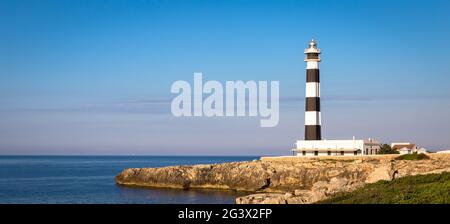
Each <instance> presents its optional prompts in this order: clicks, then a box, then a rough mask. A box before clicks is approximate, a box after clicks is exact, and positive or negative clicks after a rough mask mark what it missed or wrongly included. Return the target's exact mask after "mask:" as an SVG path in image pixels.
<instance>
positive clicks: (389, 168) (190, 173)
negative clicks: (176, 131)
mask: <svg viewBox="0 0 450 224" xmlns="http://www.w3.org/2000/svg"><path fill="white" fill-rule="evenodd" d="M394 157H395V156H376V157H348V158H332V157H330V158H311V159H306V158H292V157H291V158H278V159H271V158H262V159H261V160H257V161H249V162H233V163H222V164H211V165H194V166H170V167H162V168H131V169H126V170H124V171H123V172H122V173H120V174H119V175H117V176H116V182H117V183H118V184H122V185H136V186H149V187H169V188H179V189H195V188H210V189H227V190H237V191H249V192H259V193H258V194H253V195H248V196H244V197H239V198H237V199H236V203H242V204H259V203H266V204H267V203H270V204H283V203H289V204H291V203H296V204H298V203H313V202H315V201H318V200H322V199H325V198H327V197H328V196H330V195H332V194H335V193H338V192H345V191H351V190H354V189H356V188H358V187H362V186H363V185H364V184H367V183H373V182H376V181H379V180H392V179H393V178H396V177H402V176H407V175H416V174H425V173H430V172H441V171H444V170H448V169H450V155H445V154H433V155H430V157H431V159H429V160H420V161H403V160H402V161H398V160H394V159H393V158H394Z"/></svg>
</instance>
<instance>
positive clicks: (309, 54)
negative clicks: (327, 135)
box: [305, 39, 322, 140]
mask: <svg viewBox="0 0 450 224" xmlns="http://www.w3.org/2000/svg"><path fill="white" fill-rule="evenodd" d="M305 54H306V58H305V62H306V94H305V97H306V99H305V140H321V139H322V134H321V127H320V126H321V118H320V78H319V76H320V75H319V62H320V57H319V54H320V50H319V49H318V48H317V42H316V41H315V40H314V39H312V40H311V41H310V42H309V47H308V48H307V49H306V50H305Z"/></svg>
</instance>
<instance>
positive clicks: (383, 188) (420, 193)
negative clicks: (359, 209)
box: [318, 172, 450, 204]
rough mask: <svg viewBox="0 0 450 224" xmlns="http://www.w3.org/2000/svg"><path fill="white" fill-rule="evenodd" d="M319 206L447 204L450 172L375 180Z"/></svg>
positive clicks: (322, 202) (448, 202) (324, 201)
mask: <svg viewBox="0 0 450 224" xmlns="http://www.w3.org/2000/svg"><path fill="white" fill-rule="evenodd" d="M318 203H319V204H441V203H443V204H450V173H449V172H444V173H441V174H428V175H417V176H408V177H402V178H399V179H396V180H393V181H378V182H376V183H373V184H368V185H366V186H364V187H363V188H360V189H358V190H355V191H353V192H349V193H341V194H337V195H335V196H334V197H332V198H330V199H327V200H323V201H319V202H318Z"/></svg>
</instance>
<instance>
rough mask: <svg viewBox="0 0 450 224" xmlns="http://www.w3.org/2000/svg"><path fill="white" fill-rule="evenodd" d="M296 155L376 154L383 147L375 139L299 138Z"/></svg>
mask: <svg viewBox="0 0 450 224" xmlns="http://www.w3.org/2000/svg"><path fill="white" fill-rule="evenodd" d="M295 145H296V148H295V149H292V151H293V153H294V155H296V156H305V157H314V156H362V155H375V154H378V151H379V150H380V149H381V147H380V143H379V142H378V141H375V140H373V139H370V138H369V139H366V140H356V139H353V140H298V141H297V142H296V144H295Z"/></svg>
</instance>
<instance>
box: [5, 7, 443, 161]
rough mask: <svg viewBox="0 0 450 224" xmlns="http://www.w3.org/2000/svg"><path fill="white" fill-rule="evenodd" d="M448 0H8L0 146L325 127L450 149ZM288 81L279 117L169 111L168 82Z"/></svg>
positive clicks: (80, 148) (254, 144) (130, 147)
mask: <svg viewBox="0 0 450 224" xmlns="http://www.w3.org/2000/svg"><path fill="white" fill-rule="evenodd" d="M449 12H450V3H449V1H445V0H442V1H401V0H398V1H380V0H376V1H335V0H333V1H331V0H330V1H297V0H296V1H261V0H258V1H232V0H231V1H230V0H227V1H158V0H153V1H152V0H136V1H129V0H127V1H125V0H124V1H113V0H110V1H106V0H105V1H100V0H76V1H73V0H70V1H63V0H59V1H47V0H23V1H10V0H2V1H0V27H1V28H0V154H155V155H279V154H290V151H289V150H290V149H291V148H292V147H293V144H294V142H295V140H296V139H302V137H303V133H304V127H303V122H304V101H303V97H304V94H305V93H304V91H305V63H304V61H303V58H304V54H303V50H304V49H305V48H306V47H307V43H308V41H309V40H310V39H311V38H315V39H316V40H317V41H318V46H319V48H320V49H321V50H322V52H323V53H322V62H321V91H322V92H321V97H322V132H323V137H324V138H327V139H351V138H352V136H356V137H357V138H368V137H372V138H375V139H378V140H380V141H381V142H387V143H389V142H392V141H411V142H415V143H417V144H418V145H419V146H423V147H426V148H429V149H433V150H440V149H450V138H449V136H450V115H449V114H450V89H449V84H450V41H449V40H450V13H449ZM194 72H203V76H204V79H205V80H218V81H220V82H223V83H224V82H225V81H227V80H243V81H248V80H269V81H270V80H276V81H280V95H281V107H280V113H281V114H280V123H279V125H278V126H277V127H275V128H261V127H259V118H248V117H246V118H236V117H235V118H229V117H228V118H205V117H202V118H175V117H173V116H172V115H171V113H170V100H171V99H172V98H173V97H174V95H173V94H171V93H170V86H171V85H172V83H173V82H174V81H176V80H187V81H189V82H192V79H193V73H194Z"/></svg>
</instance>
